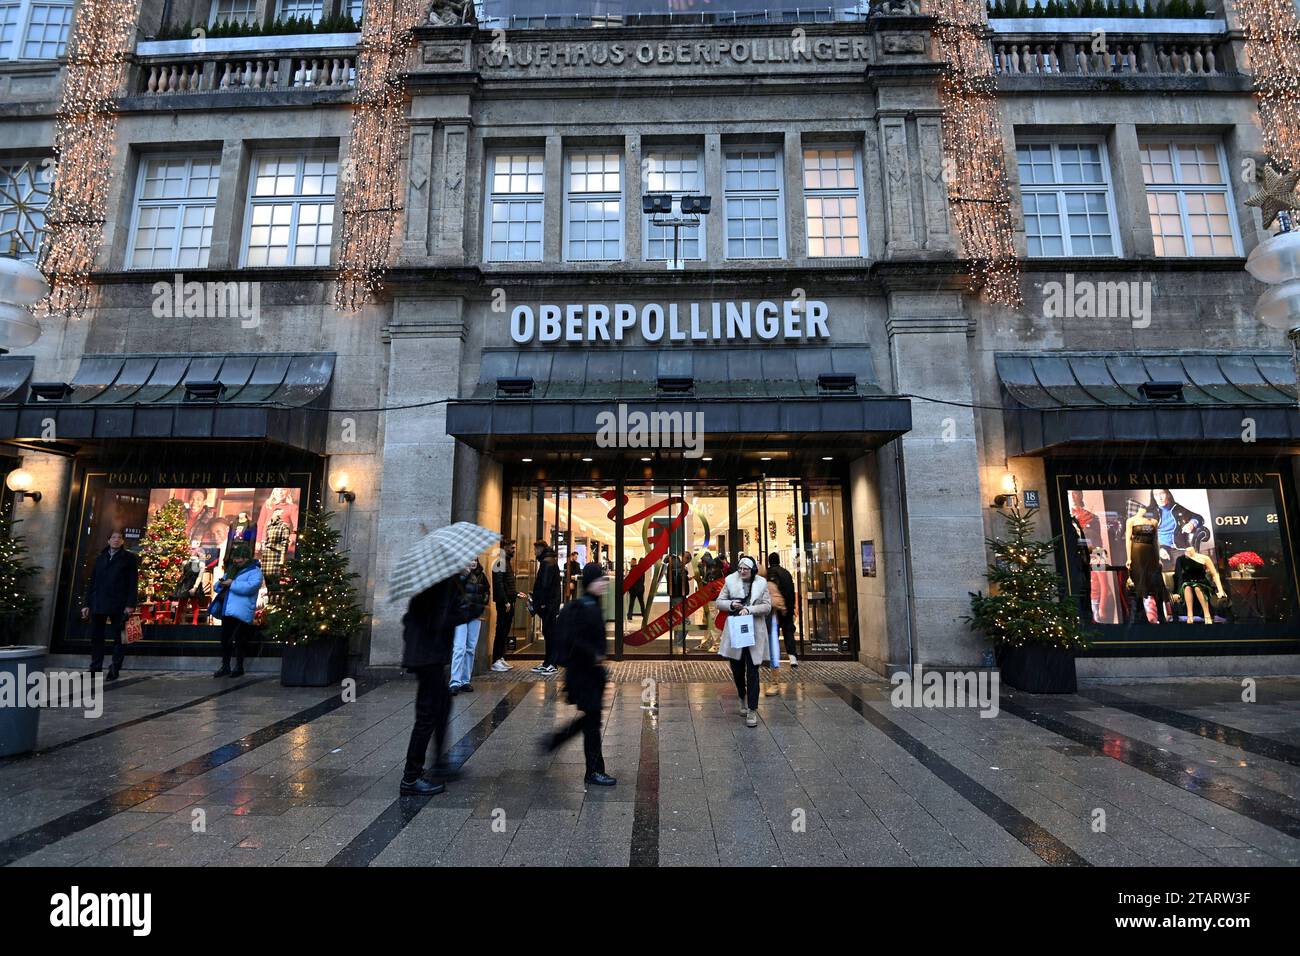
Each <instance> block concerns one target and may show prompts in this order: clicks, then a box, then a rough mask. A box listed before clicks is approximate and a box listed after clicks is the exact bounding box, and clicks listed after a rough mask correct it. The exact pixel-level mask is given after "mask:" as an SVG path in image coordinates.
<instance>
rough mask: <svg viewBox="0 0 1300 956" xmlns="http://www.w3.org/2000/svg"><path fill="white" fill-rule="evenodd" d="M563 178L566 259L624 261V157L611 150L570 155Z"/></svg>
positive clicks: (575, 260)
mask: <svg viewBox="0 0 1300 956" xmlns="http://www.w3.org/2000/svg"><path fill="white" fill-rule="evenodd" d="M567 165H568V171H567V175H566V176H565V197H564V234H565V243H566V245H565V258H566V259H568V260H570V261H572V262H613V261H617V260H619V259H622V258H623V157H622V155H621V154H619V153H617V152H615V151H613V150H598V151H594V152H578V153H570V154H569V156H568V162H567Z"/></svg>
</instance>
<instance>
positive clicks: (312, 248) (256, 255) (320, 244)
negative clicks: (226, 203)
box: [244, 151, 338, 266]
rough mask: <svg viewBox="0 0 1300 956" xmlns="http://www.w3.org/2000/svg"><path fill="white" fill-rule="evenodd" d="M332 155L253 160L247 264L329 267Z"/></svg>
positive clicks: (335, 163) (285, 155) (333, 180)
mask: <svg viewBox="0 0 1300 956" xmlns="http://www.w3.org/2000/svg"><path fill="white" fill-rule="evenodd" d="M337 178H338V159H337V158H336V156H335V155H334V154H333V153H327V152H319V151H312V152H306V153H278V152H277V153H264V154H262V155H259V156H257V157H255V159H254V163H253V173H252V183H251V186H250V188H249V191H248V193H249V195H248V215H247V216H246V219H247V222H248V225H247V227H246V232H245V237H246V238H245V246H244V264H245V265H248V266H327V265H329V262H330V244H331V242H333V239H334V190H335V185H336V181H337Z"/></svg>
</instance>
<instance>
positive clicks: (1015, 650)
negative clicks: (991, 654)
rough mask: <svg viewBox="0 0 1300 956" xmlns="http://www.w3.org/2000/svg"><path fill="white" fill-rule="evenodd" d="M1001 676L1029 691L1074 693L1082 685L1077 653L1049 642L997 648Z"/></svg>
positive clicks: (1035, 692)
mask: <svg viewBox="0 0 1300 956" xmlns="http://www.w3.org/2000/svg"><path fill="white" fill-rule="evenodd" d="M998 666H999V668H1000V669H1001V671H1002V680H1004V681H1006V682H1007V683H1008V684H1010V685H1011V686H1012V687H1014V688H1016V690H1023V691H1025V692H1026V693H1029V694H1073V693H1075V692H1076V691H1077V690H1078V689H1079V681H1078V678H1077V677H1076V676H1075V671H1074V653H1073V652H1072V651H1063V650H1061V649H1060V648H1059V647H1052V646H1050V645H1047V644H1029V645H1026V646H1025V647H1007V648H1003V649H1001V650H999V651H998Z"/></svg>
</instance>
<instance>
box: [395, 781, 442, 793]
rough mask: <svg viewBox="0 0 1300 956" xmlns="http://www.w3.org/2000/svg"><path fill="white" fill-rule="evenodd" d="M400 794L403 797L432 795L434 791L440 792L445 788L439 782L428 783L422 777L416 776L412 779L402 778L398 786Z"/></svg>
mask: <svg viewBox="0 0 1300 956" xmlns="http://www.w3.org/2000/svg"><path fill="white" fill-rule="evenodd" d="M398 789H399V790H400V791H401V793H402V796H405V797H432V796H433V795H434V794H436V793H442V792H443V791H444V790H446V789H447V788H446V787H444V786H443V785H442V784H440V783H430V782H429V781H428V780H425V779H424V778H423V777H416V778H415V779H414V780H407V779H406V778H405V777H403V778H402V783H401V785H400V786H399V787H398Z"/></svg>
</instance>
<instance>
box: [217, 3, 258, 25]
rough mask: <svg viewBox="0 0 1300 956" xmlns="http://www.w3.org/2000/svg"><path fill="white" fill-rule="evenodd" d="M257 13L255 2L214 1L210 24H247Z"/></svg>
mask: <svg viewBox="0 0 1300 956" xmlns="http://www.w3.org/2000/svg"><path fill="white" fill-rule="evenodd" d="M256 12H257V0H216V2H215V3H213V4H212V22H213V23H226V22H229V21H233V22H238V23H249V22H251V21H252V19H253V15H254V14H255V13H256Z"/></svg>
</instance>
